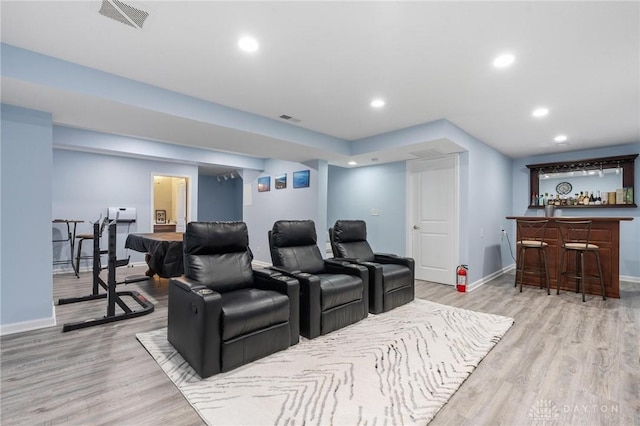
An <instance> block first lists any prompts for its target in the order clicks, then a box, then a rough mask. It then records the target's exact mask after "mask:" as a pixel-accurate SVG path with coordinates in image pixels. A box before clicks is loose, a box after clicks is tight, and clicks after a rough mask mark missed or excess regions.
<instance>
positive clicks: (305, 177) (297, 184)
mask: <svg viewBox="0 0 640 426" xmlns="http://www.w3.org/2000/svg"><path fill="white" fill-rule="evenodd" d="M293 187H294V188H308V187H309V170H301V171H299V172H293Z"/></svg>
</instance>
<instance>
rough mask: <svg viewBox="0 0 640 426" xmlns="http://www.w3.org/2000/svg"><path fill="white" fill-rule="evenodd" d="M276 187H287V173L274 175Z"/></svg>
mask: <svg viewBox="0 0 640 426" xmlns="http://www.w3.org/2000/svg"><path fill="white" fill-rule="evenodd" d="M275 186H276V189H285V188H286V187H287V174H286V173H284V174H281V175H280V176H276V177H275Z"/></svg>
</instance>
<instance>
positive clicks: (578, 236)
mask: <svg viewBox="0 0 640 426" xmlns="http://www.w3.org/2000/svg"><path fill="white" fill-rule="evenodd" d="M556 223H557V225H558V232H559V233H560V241H561V247H560V248H561V250H562V255H561V256H560V269H559V270H558V289H557V294H560V284H561V282H562V277H563V276H567V277H568V278H573V279H575V280H576V293H578V291H580V288H582V301H583V302H584V301H585V297H584V288H585V281H586V280H598V281H600V289H601V290H602V300H606V297H605V294H604V281H603V279H602V265H601V264H600V254H599V250H600V247H598V246H597V245H596V244H592V243H591V221H590V220H580V221H569V220H567V221H565V220H558V221H556ZM569 253H575V256H576V258H575V260H576V268H575V271H568V270H567V271H565V270H564V266H565V258H566V256H567V255H568V254H569ZM585 253H593V255H594V256H595V260H596V266H597V270H598V273H597V274H589V273H587V270H586V269H585V267H584V257H585ZM567 269H568V268H567Z"/></svg>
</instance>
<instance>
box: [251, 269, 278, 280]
mask: <svg viewBox="0 0 640 426" xmlns="http://www.w3.org/2000/svg"><path fill="white" fill-rule="evenodd" d="M253 275H256V276H260V277H263V278H269V277H277V276H279V275H282V273H281V272H280V271H276V270H275V269H271V268H253Z"/></svg>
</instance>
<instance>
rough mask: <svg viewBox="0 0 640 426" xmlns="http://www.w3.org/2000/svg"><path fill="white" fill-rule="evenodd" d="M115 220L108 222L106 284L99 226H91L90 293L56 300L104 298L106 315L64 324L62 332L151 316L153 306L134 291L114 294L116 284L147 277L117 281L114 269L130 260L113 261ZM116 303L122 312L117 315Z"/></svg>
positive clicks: (114, 252)
mask: <svg viewBox="0 0 640 426" xmlns="http://www.w3.org/2000/svg"><path fill="white" fill-rule="evenodd" d="M116 226H117V224H116V221H115V220H114V221H112V222H111V223H109V245H108V249H107V251H106V254H107V255H108V263H107V270H108V275H107V282H106V283H105V282H104V281H103V280H102V278H100V270H101V269H102V268H101V265H100V256H101V255H102V254H105V251H103V250H100V224H99V223H94V224H93V291H92V292H91V294H90V295H88V296H83V297H70V298H66V299H58V305H67V304H70V303H77V302H87V301H89V300H97V299H107V315H105V316H104V317H101V318H92V319H88V320H84V321H78V322H72V323H67V324H64V325H63V327H62V331H63V332H67V331H71V330H78V329H80V328H87V327H93V326H95V325H101V324H107V323H110V322H115V321H122V320H125V319H129V318H135V317H139V316H142V315H146V314H150V313H151V312H153V309H154V306H153V303H151V302H150V301H148V300H147V299H146V298H145V297H144V296H143V295H141V294H140V293H138V292H137V291H116V285H118V284H123V283H126V284H128V283H132V282H137V281H143V280H148V279H149V277H144V278H139V277H132V278H128V279H125V280H124V281H122V282H116V268H117V267H119V266H124V265H127V264H128V263H129V259H124V260H118V259H117V258H116ZM100 287H102V288H103V289H104V290H105V291H106V293H100V292H99V290H100ZM121 296H129V297H131V298H132V299H133V300H134V301H135V302H137V303H138V304H139V305H140V306H141V308H142V309H138V310H134V309H131V308H129V306H127V304H126V303H125V302H124V301H123V300H122V299H121ZM116 304H117V305H118V306H119V307H120V309H122V310H123V311H124V312H123V313H119V314H116Z"/></svg>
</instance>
